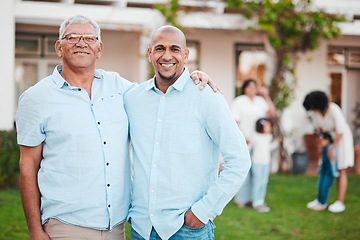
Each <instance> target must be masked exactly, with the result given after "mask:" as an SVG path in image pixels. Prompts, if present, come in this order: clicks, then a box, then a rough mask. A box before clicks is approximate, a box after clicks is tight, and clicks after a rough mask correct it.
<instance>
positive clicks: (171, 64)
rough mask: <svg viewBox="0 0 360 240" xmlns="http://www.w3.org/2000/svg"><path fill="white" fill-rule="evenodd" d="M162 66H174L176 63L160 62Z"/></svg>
mask: <svg viewBox="0 0 360 240" xmlns="http://www.w3.org/2000/svg"><path fill="white" fill-rule="evenodd" d="M160 65H161V66H162V67H173V66H175V63H160Z"/></svg>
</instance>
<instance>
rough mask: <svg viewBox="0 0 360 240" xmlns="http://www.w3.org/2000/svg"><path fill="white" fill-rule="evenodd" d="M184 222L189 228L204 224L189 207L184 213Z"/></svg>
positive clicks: (199, 226) (200, 226)
mask: <svg viewBox="0 0 360 240" xmlns="http://www.w3.org/2000/svg"><path fill="white" fill-rule="evenodd" d="M184 224H185V226H187V227H189V228H202V227H203V226H204V225H205V224H204V223H203V222H201V221H200V220H199V219H198V218H197V217H196V216H195V215H194V213H193V212H192V211H191V209H189V210H187V211H186V213H185V217H184Z"/></svg>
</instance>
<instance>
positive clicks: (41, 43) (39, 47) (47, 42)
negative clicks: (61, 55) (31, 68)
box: [15, 33, 58, 58]
mask: <svg viewBox="0 0 360 240" xmlns="http://www.w3.org/2000/svg"><path fill="white" fill-rule="evenodd" d="M57 39H58V36H57V35H55V34H51V35H45V34H28V33H16V36H15V55H16V57H53V58H57V55H56V52H55V42H56V41H57Z"/></svg>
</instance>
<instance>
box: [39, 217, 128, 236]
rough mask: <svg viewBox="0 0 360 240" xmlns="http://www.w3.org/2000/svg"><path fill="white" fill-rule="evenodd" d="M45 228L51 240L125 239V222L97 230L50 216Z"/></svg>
mask: <svg viewBox="0 0 360 240" xmlns="http://www.w3.org/2000/svg"><path fill="white" fill-rule="evenodd" d="M44 230H45V232H46V233H47V234H48V235H49V237H50V239H51V240H70V239H71V240H78V239H79V240H115V239H116V240H125V222H123V223H121V224H119V225H117V226H116V227H114V228H113V230H112V231H111V232H110V231H109V230H96V229H91V228H84V227H78V226H73V225H70V224H66V223H63V222H61V221H59V220H57V219H54V218H50V219H49V221H48V222H47V223H45V224H44Z"/></svg>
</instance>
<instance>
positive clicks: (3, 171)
mask: <svg viewBox="0 0 360 240" xmlns="http://www.w3.org/2000/svg"><path fill="white" fill-rule="evenodd" d="M19 158H20V151H19V145H18V144H17V141H16V131H0V188H1V187H7V186H13V185H15V184H16V183H17V181H18V178H19V172H20V171H19Z"/></svg>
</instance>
